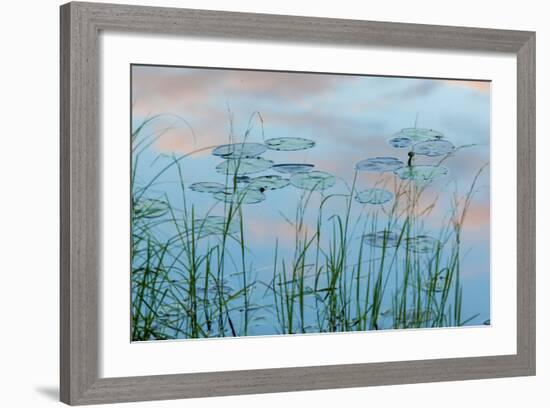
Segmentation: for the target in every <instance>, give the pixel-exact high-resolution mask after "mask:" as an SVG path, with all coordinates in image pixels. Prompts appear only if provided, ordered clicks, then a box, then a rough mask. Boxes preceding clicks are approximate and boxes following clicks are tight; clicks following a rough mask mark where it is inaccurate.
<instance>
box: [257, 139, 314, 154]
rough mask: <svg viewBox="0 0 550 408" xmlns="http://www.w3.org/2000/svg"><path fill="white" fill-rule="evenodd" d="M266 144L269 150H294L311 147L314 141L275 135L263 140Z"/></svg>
mask: <svg viewBox="0 0 550 408" xmlns="http://www.w3.org/2000/svg"><path fill="white" fill-rule="evenodd" d="M265 144H266V146H267V147H268V148H269V149H271V150H282V151H294V150H305V149H311V148H312V147H313V146H315V142H314V141H313V140H310V139H304V138H301V137H275V138H273V139H267V140H266V141H265Z"/></svg>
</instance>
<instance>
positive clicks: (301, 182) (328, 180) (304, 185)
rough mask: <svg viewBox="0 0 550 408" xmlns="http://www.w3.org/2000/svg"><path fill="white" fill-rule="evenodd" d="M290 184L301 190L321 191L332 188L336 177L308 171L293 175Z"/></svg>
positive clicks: (322, 172)
mask: <svg viewBox="0 0 550 408" xmlns="http://www.w3.org/2000/svg"><path fill="white" fill-rule="evenodd" d="M290 183H291V184H292V185H293V186H294V187H297V188H300V189H302V190H308V191H321V190H326V189H327V188H330V187H332V186H333V185H334V184H335V183H336V177H334V176H333V175H332V174H329V173H326V172H324V171H310V172H307V173H296V174H293V175H292V176H291V177H290Z"/></svg>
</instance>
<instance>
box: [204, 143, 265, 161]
mask: <svg viewBox="0 0 550 408" xmlns="http://www.w3.org/2000/svg"><path fill="white" fill-rule="evenodd" d="M266 150H267V147H266V146H265V145H263V144H261V143H231V144H225V145H220V146H218V147H216V148H214V150H212V154H213V155H214V156H219V157H223V158H224V159H239V158H246V157H258V156H260V155H261V154H263V153H265V151H266Z"/></svg>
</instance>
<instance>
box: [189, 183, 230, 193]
mask: <svg viewBox="0 0 550 408" xmlns="http://www.w3.org/2000/svg"><path fill="white" fill-rule="evenodd" d="M189 188H190V189H191V190H193V191H196V192H198V193H217V192H218V191H224V190H225V189H226V187H225V185H224V184H222V183H215V182H212V181H200V182H198V183H193V184H191V185H190V186H189Z"/></svg>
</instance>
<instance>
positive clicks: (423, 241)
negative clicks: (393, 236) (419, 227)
mask: <svg viewBox="0 0 550 408" xmlns="http://www.w3.org/2000/svg"><path fill="white" fill-rule="evenodd" d="M405 245H406V246H407V245H408V247H409V249H410V250H411V251H413V252H417V253H427V252H435V251H436V250H437V248H438V246H439V245H440V243H439V240H437V239H435V238H433V237H430V236H429V235H417V236H415V237H411V238H407V239H406V240H405Z"/></svg>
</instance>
